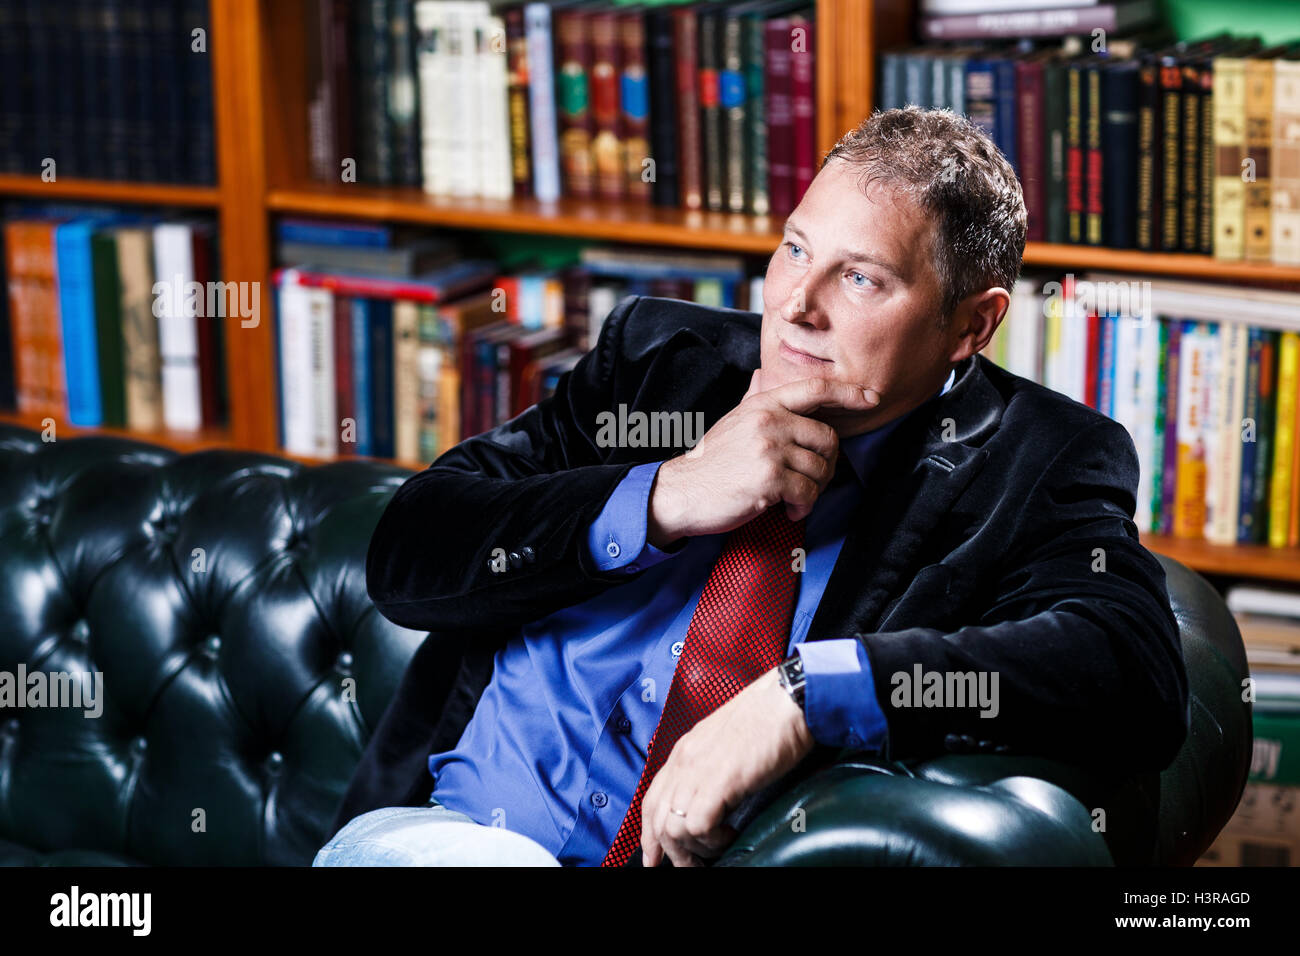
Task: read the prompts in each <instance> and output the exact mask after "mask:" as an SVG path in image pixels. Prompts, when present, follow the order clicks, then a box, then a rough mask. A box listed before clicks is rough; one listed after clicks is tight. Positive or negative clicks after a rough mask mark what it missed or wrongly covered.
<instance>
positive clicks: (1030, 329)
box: [1006, 279, 1044, 384]
mask: <svg viewBox="0 0 1300 956" xmlns="http://www.w3.org/2000/svg"><path fill="white" fill-rule="evenodd" d="M1009 312H1010V314H1009V315H1008V318H1009V319H1010V321H1011V328H1010V330H1009V332H1008V335H1009V339H1008V342H1007V366H1006V368H1007V371H1008V372H1010V373H1011V374H1012V375H1020V376H1022V377H1023V378H1027V379H1029V380H1030V381H1033V382H1038V383H1040V384H1041V383H1042V382H1043V364H1042V362H1043V355H1042V351H1043V320H1044V316H1043V308H1042V299H1041V297H1040V296H1039V294H1038V288H1037V286H1036V285H1035V283H1033V282H1031V281H1029V280H1028V279H1017V280H1016V284H1015V287H1014V288H1013V289H1012V292H1011V308H1010V310H1009Z"/></svg>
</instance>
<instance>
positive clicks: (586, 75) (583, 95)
mask: <svg viewBox="0 0 1300 956" xmlns="http://www.w3.org/2000/svg"><path fill="white" fill-rule="evenodd" d="M555 26H556V34H557V36H558V41H559V42H558V51H559V60H560V69H559V73H558V75H557V77H556V79H557V81H558V86H559V90H558V103H559V114H560V155H561V157H562V159H563V162H564V177H565V178H564V191H565V194H566V195H570V196H574V197H576V198H578V199H592V198H594V196H595V194H596V179H595V167H594V164H593V162H592V155H591V136H592V115H591V86H590V80H591V67H592V53H591V34H590V29H589V26H588V18H587V15H586V14H584V13H583V12H582V11H580V10H573V9H560V10H557V11H556V13H555Z"/></svg>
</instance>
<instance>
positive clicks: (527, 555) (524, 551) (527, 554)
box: [519, 545, 537, 564]
mask: <svg viewBox="0 0 1300 956" xmlns="http://www.w3.org/2000/svg"><path fill="white" fill-rule="evenodd" d="M519 553H520V554H521V555H523V557H524V564H532V563H533V559H535V558H536V557H537V552H536V551H534V550H533V549H532V548H530V547H528V546H527V545H524V547H522V548H520V549H519Z"/></svg>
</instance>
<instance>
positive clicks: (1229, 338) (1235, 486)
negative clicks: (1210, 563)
mask: <svg viewBox="0 0 1300 956" xmlns="http://www.w3.org/2000/svg"><path fill="white" fill-rule="evenodd" d="M1220 335H1221V348H1222V354H1221V357H1220V359H1219V362H1218V376H1217V388H1218V397H1217V398H1216V401H1215V409H1216V412H1217V415H1218V420H1217V421H1216V422H1215V424H1214V427H1215V429H1216V430H1217V432H1218V441H1217V443H1216V448H1215V456H1214V459H1213V460H1212V461H1211V463H1210V466H1211V468H1213V469H1214V471H1215V475H1214V481H1213V485H1214V488H1215V490H1216V492H1217V494H1216V496H1215V498H1214V501H1213V504H1214V510H1213V512H1212V513H1211V514H1210V515H1208V516H1207V517H1208V520H1209V522H1210V524H1209V525H1208V526H1207V528H1206V533H1205V537H1206V539H1207V540H1209V541H1212V542H1214V543H1217V544H1232V543H1234V542H1235V541H1236V540H1237V521H1238V518H1239V507H1238V506H1239V502H1240V495H1241V472H1242V445H1243V441H1242V437H1243V436H1242V421H1243V416H1244V414H1245V411H1244V406H1245V396H1246V391H1245V378H1246V361H1247V357H1248V350H1249V332H1248V330H1247V328H1246V326H1244V325H1241V324H1240V323H1237V322H1228V323H1224V324H1223V326H1222V327H1221V333H1220Z"/></svg>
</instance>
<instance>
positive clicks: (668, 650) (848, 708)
mask: <svg viewBox="0 0 1300 956" xmlns="http://www.w3.org/2000/svg"><path fill="white" fill-rule="evenodd" d="M952 383H953V375H952V374H950V375H949V376H948V381H947V382H946V383H945V385H944V387H943V390H942V391H941V392H940V394H942V393H943V392H946V391H947V390H948V389H949V388H951V387H952ZM902 420H903V419H902V418H898V419H895V420H894V421H892V422H890V423H888V424H886V425H884V426H882V427H880V428H877V429H875V430H873V431H870V432H865V433H864V434H861V435H857V436H854V437H853V438H850V439H846V440H844V441H842V442H841V443H840V459H841V461H840V466H839V467H838V468H837V470H836V475H835V478H834V479H833V480H832V481H831V483H830V484H829V485H828V486H827V488H826V490H825V491H824V492H823V493H822V494H821V495H820V496H819V497H818V499H817V502H816V504H815V505H814V506H813V510H812V512H811V513H810V514H809V515H808V518H807V522H806V524H805V529H804V550H805V552H806V558H805V568H804V571H803V573H802V574H801V575H800V586H799V594H798V598H797V600H796V604H795V610H794V617H793V620H792V623H791V627H790V644H789V653H790V654H794V653H798V654H799V655H800V656H801V657H802V659H803V664H804V671H805V674H806V675H807V686H806V688H805V692H804V693H805V700H804V712H805V718H806V720H807V721H808V727H809V730H810V731H811V732H812V735H813V738H814V739H815V740H816V741H817V742H818V743H821V744H827V745H830V746H836V747H852V748H854V749H867V750H870V749H879V748H880V747H881V746H882V745H883V744H884V741H885V736H886V732H887V727H886V724H885V717H884V713H883V711H882V709H881V707H880V704H879V702H878V701H877V699H876V693H875V686H874V684H873V682H872V675H871V666H870V663H869V661H868V660H867V657H866V653H865V652H864V651H863V649H862V645H861V643H860V642H858V641H857V640H856V639H854V638H840V639H830V640H823V641H805V640H804V637H805V636H806V635H807V633H808V628H809V626H810V625H811V624H812V620H813V615H814V614H815V613H816V610H817V605H818V603H819V602H820V601H821V596H822V592H823V591H824V590H825V588H826V582H827V581H828V580H829V579H830V575H831V569H832V568H834V566H835V561H836V559H837V557H838V556H839V552H840V548H841V547H842V545H843V544H844V532H845V529H846V528H847V527H848V524H849V518H850V516H851V515H852V514H853V511H854V510H855V508H856V507H857V505H858V504H859V503H860V502H861V500H862V495H863V492H864V490H865V489H867V488H868V487H869V484H870V475H871V470H872V467H873V465H874V463H875V457H876V451H877V449H878V448H879V446H880V443H881V442H882V441H883V440H884V439H885V438H886V437H887V436H888V435H889V433H890V432H892V431H893V429H894V428H896V427H897V426H898V425H899V424H900V423H901V422H902ZM846 463H847V464H846ZM661 464H662V462H652V463H649V464H645V465H638V466H637V467H635V468H633V469H632V470H631V471H630V472H629V473H628V474H627V476H626V477H625V478H624V479H623V481H622V482H621V483H620V484H619V485H618V487H617V488H615V490H614V493H613V494H611V495H610V497H609V500H608V501H607V502H606V503H605V507H604V509H603V510H602V511H601V513H600V515H599V516H598V517H597V519H596V521H594V522H593V523H592V525H591V527H590V529H589V530H588V547H589V549H590V551H591V553H592V555H593V557H594V559H595V561H596V564H597V565H598V566H599V567H600V569H601V570H603V571H626V572H628V573H629V574H631V573H633V572H635V571H643V572H644V573H642V574H640V575H639V576H638V577H636V578H635V579H632V580H629V581H628V582H627V583H626V584H623V585H619V586H616V587H611V588H609V589H608V590H606V591H605V592H603V593H602V594H600V595H597V596H596V597H594V598H592V599H590V600H588V601H585V602H583V603H581V604H577V605H574V606H573V607H569V608H565V609H563V610H560V611H557V612H555V613H554V614H550V615H548V616H546V617H544V618H540V619H538V620H536V621H534V622H532V623H530V624H528V625H526V626H525V627H523V628H522V629H521V631H520V634H519V635H518V636H517V637H515V638H514V639H512V640H511V641H509V642H508V643H507V644H506V646H505V647H503V648H501V649H500V650H499V651H498V652H497V654H496V657H495V660H494V662H493V664H494V670H493V674H492V680H491V681H490V682H489V684H488V686H487V688H486V689H485V690H484V692H483V695H482V697H481V698H480V699H479V702H478V706H477V707H476V709H475V711H474V715H473V717H472V718H471V719H470V722H469V724H468V725H467V726H466V728H465V731H464V733H463V734H462V735H461V738H460V740H459V742H458V743H457V745H456V747H455V748H454V749H453V750H450V751H446V752H443V753H437V754H433V755H432V756H430V757H429V772H430V773H431V774H432V775H433V778H434V780H435V785H434V790H433V796H434V797H435V798H436V799H437V800H438V802H439V803H441V804H443V805H444V806H446V807H449V808H450V809H452V810H459V811H460V812H462V813H464V814H466V815H468V816H469V817H470V818H472V819H473V820H475V821H476V822H478V823H482V824H486V825H495V826H501V827H505V828H506V829H509V830H512V831H515V832H517V833H523V834H524V835H526V836H529V837H531V838H532V839H534V840H536V841H537V842H538V843H540V844H541V845H542V846H543V847H545V848H546V849H547V850H549V851H550V852H551V853H552V854H554V856H555V857H556V858H557V859H558V860H559V861H560V862H561V863H562V864H565V865H592V866H595V865H599V864H600V862H601V861H602V860H603V859H604V857H605V854H606V852H607V851H608V849H609V847H610V844H612V843H613V842H614V837H615V836H616V835H617V833H618V829H619V826H620V825H621V824H622V822H623V817H624V816H625V815H626V814H627V810H628V807H629V806H630V804H631V802H632V796H633V794H634V793H635V791H636V786H637V783H638V782H639V780H640V778H641V772H642V770H643V769H644V767H645V761H646V752H647V750H648V749H649V745H650V738H651V736H653V734H654V731H655V728H656V726H658V723H659V717H660V714H661V713H662V711H663V702H664V699H665V697H666V696H667V693H668V687H669V684H670V683H671V681H672V677H673V672H674V670H675V669H676V665H677V659H678V657H680V656H681V653H682V648H683V646H684V642H685V640H686V631H687V628H688V627H689V625H690V622H691V617H692V616H693V614H694V613H695V605H696V603H697V602H698V601H699V598H700V593H701V592H702V591H703V590H704V584H705V581H706V580H707V579H708V576H709V573H710V571H711V570H712V568H713V565H714V562H715V561H716V560H717V557H718V555H719V553H720V551H721V549H722V545H723V542H724V540H725V539H726V535H725V534H717V535H704V536H700V537H695V538H691V539H689V540H688V541H687V542H686V544H685V546H684V547H682V548H681V549H680V550H678V551H675V552H671V553H668V552H664V551H660V550H659V549H658V548H655V547H654V546H653V545H652V544H650V543H649V542H648V541H646V520H647V517H646V515H647V505H648V502H649V497H650V489H651V486H652V485H653V483H654V479H655V474H656V472H657V471H658V469H659V467H660V465H661Z"/></svg>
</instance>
